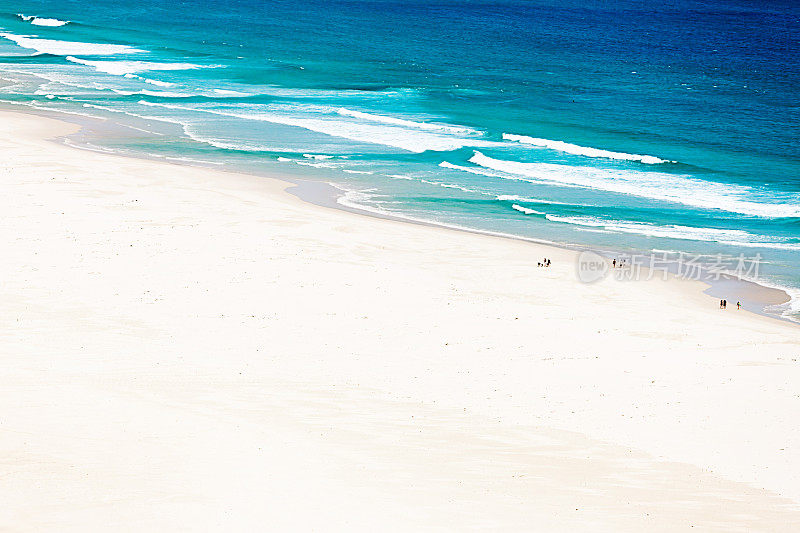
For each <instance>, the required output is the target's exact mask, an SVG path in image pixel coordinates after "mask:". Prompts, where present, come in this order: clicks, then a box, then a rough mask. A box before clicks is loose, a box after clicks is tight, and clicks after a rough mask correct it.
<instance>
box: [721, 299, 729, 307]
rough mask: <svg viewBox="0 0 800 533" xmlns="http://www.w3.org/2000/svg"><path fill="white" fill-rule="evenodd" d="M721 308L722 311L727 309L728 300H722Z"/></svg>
mask: <svg viewBox="0 0 800 533" xmlns="http://www.w3.org/2000/svg"><path fill="white" fill-rule="evenodd" d="M722 308H723V309H727V308H728V300H722Z"/></svg>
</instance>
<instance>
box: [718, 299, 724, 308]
mask: <svg viewBox="0 0 800 533" xmlns="http://www.w3.org/2000/svg"><path fill="white" fill-rule="evenodd" d="M724 305H725V301H724V300H720V301H719V308H720V309H722V306H724Z"/></svg>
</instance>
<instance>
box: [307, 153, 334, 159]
mask: <svg viewBox="0 0 800 533" xmlns="http://www.w3.org/2000/svg"><path fill="white" fill-rule="evenodd" d="M303 157H305V158H306V159H333V156H332V155H324V154H303Z"/></svg>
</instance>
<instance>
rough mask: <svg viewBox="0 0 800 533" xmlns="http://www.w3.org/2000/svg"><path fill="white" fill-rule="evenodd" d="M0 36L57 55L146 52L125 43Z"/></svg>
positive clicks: (42, 52)
mask: <svg viewBox="0 0 800 533" xmlns="http://www.w3.org/2000/svg"><path fill="white" fill-rule="evenodd" d="M0 37H3V38H4V39H8V40H9V41H13V42H15V43H17V45H18V46H21V47H22V48H27V49H29V50H36V52H38V53H40V54H53V55H57V56H86V55H90V56H109V55H118V54H136V53H140V52H144V50H140V49H138V48H134V47H132V46H127V45H124V44H101V43H82V42H77V41H59V40H55V39H39V38H35V37H26V36H22V35H16V34H13V33H0Z"/></svg>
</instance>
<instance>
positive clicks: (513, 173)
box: [470, 151, 800, 218]
mask: <svg viewBox="0 0 800 533" xmlns="http://www.w3.org/2000/svg"><path fill="white" fill-rule="evenodd" d="M470 162H472V163H474V164H476V165H478V166H481V167H484V168H489V169H492V170H496V171H500V172H503V173H504V176H503V177H507V178H510V179H521V178H520V177H522V178H523V179H526V180H527V181H533V182H534V183H552V184H558V185H566V186H578V187H584V188H589V189H598V190H603V191H609V192H615V193H621V194H628V195H632V196H639V197H643V198H649V199H653V200H661V201H666V202H673V203H679V204H683V205H690V206H693V207H700V208H704V209H719V210H722V211H728V212H732V213H741V214H745V215H751V216H756V217H762V218H781V217H800V197H786V198H781V199H774V198H769V199H768V200H765V201H763V202H754V201H752V200H749V198H751V197H752V196H754V195H755V194H757V191H755V190H754V189H752V188H750V187H745V186H740V185H733V184H724V183H716V182H709V181H705V180H701V179H697V178H692V177H690V176H686V175H676V174H667V173H663V172H645V171H635V170H613V169H600V168H593V167H574V166H568V165H554V164H549V163H521V162H517V161H506V160H503V159H495V158H492V157H488V156H486V155H484V154H482V153H481V152H478V151H476V152H475V154H474V155H473V156H472V157H471V158H470ZM764 194H766V193H764Z"/></svg>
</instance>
